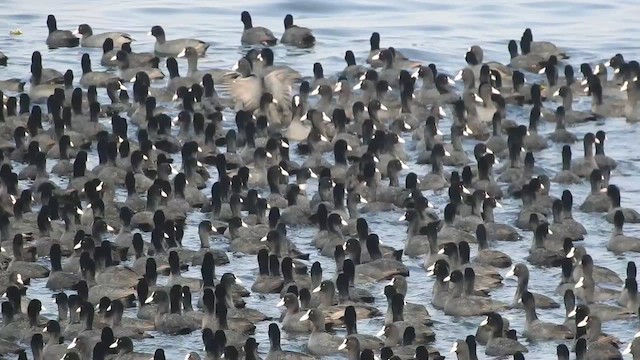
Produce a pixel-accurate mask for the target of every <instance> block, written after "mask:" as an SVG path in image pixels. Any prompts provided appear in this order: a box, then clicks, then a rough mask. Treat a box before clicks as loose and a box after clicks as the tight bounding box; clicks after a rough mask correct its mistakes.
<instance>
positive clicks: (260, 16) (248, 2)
mask: <svg viewBox="0 0 640 360" xmlns="http://www.w3.org/2000/svg"><path fill="white" fill-rule="evenodd" d="M2 8H3V11H2V12H1V13H0V23H1V24H2V25H1V26H0V34H1V35H0V49H1V50H2V51H4V52H5V54H7V56H9V58H10V66H8V67H7V68H0V78H2V79H4V78H9V77H20V78H24V79H25V80H26V79H28V76H29V64H30V57H31V53H32V52H33V51H34V50H39V51H41V52H42V54H43V59H44V60H43V61H44V66H45V67H52V68H56V69H58V70H60V71H64V70H66V69H68V68H70V69H73V71H74V72H75V73H76V74H81V71H80V56H81V54H82V53H84V52H89V54H91V57H92V60H93V65H94V69H99V68H100V65H99V59H100V54H101V49H89V50H88V51H87V50H86V49H82V48H74V49H59V50H54V51H50V50H48V49H47V48H46V46H45V42H44V41H45V38H46V34H47V28H46V24H45V19H46V16H47V14H50V13H52V14H55V15H56V17H57V20H58V28H60V29H70V30H74V29H75V28H76V27H77V25H78V24H80V23H88V24H90V25H91V26H92V27H93V29H94V32H96V33H98V32H103V31H112V30H119V31H126V32H129V33H130V34H132V35H133V37H134V38H135V40H136V41H135V42H134V43H133V44H132V47H133V49H134V51H151V50H152V49H153V47H152V46H153V40H154V39H153V38H149V37H147V36H146V33H147V32H148V31H149V29H150V28H151V26H153V25H162V26H163V27H164V29H165V31H166V33H167V38H169V39H171V38H179V37H196V38H199V39H202V40H205V41H208V42H210V43H211V44H212V46H211V48H210V49H209V51H208V53H207V56H206V57H205V58H203V59H201V60H200V63H199V66H200V67H201V68H203V69H204V68H231V66H232V65H233V64H234V63H235V62H236V61H237V59H238V58H239V57H240V56H241V55H242V54H243V51H246V49H244V48H242V47H241V46H240V34H241V31H242V24H241V22H240V12H241V11H242V10H248V11H250V12H251V14H252V16H253V21H254V25H262V26H266V27H269V28H270V29H272V30H273V31H274V32H275V33H276V36H279V34H281V33H282V19H283V17H284V15H285V14H287V13H291V14H293V15H294V19H295V22H296V23H298V24H300V25H303V26H307V27H310V28H312V29H313V30H314V34H315V36H316V38H317V39H318V42H317V45H316V46H315V48H313V49H310V50H293V49H287V48H285V47H283V46H281V45H278V46H277V47H275V48H274V51H275V54H276V62H278V63H284V64H288V65H290V66H292V67H294V68H295V69H297V70H299V71H300V72H301V73H303V75H311V68H312V64H313V63H314V62H321V63H322V64H323V66H324V69H325V74H326V75H330V74H335V73H336V72H338V71H340V70H342V69H343V68H344V61H343V60H342V59H343V56H344V52H345V51H346V50H353V51H354V53H355V54H356V57H357V60H358V63H363V62H364V58H365V57H366V55H367V54H368V51H369V42H368V39H369V36H370V35H371V32H373V31H378V32H380V34H381V36H382V46H395V47H396V48H398V49H400V50H401V51H402V52H403V53H404V54H405V55H407V56H408V57H410V58H412V59H415V60H419V61H422V62H424V63H425V64H428V63H430V62H433V63H436V64H437V65H438V68H439V69H441V71H444V72H448V73H455V72H456V71H457V70H458V69H459V68H461V67H462V66H463V65H465V63H464V58H463V56H464V53H465V51H466V49H467V48H468V47H469V46H471V45H474V44H478V45H481V46H482V47H483V49H484V52H485V59H486V60H496V61H502V62H507V61H508V58H509V57H508V52H507V45H506V44H507V41H508V40H510V39H519V37H520V35H521V34H522V31H523V29H524V28H525V27H531V28H532V29H533V32H534V38H535V39H537V40H550V41H553V42H555V43H556V44H558V45H559V46H561V47H563V48H564V49H565V50H566V51H567V52H568V53H569V54H570V55H571V59H570V60H569V62H570V63H571V64H573V65H574V67H575V66H576V65H579V64H580V63H582V62H591V63H595V62H599V61H601V60H602V59H608V58H610V57H611V56H612V55H613V54H615V53H617V52H620V53H622V54H624V55H629V56H630V57H633V56H634V55H635V54H636V52H637V42H636V38H635V35H636V34H637V30H638V29H637V27H636V26H634V25H635V21H634V20H635V14H636V13H637V10H638V5H637V3H636V1H635V0H619V1H616V2H611V3H603V2H601V1H594V0H584V1H565V2H558V1H546V0H539V1H522V0H513V1H504V0H500V1H475V2H473V3H471V2H468V1H464V0H449V1H442V2H438V1H402V2H380V1H374V2H368V1H361V0H346V1H336V0H331V1H320V2H313V1H312V2H299V1H268V0H262V1H252V0H239V1H234V2H224V4H223V3H222V2H211V1H203V0H192V1H188V2H177V1H168V0H134V1H131V0H123V1H114V2H109V1H95V0H87V1H84V2H77V1H70V0H59V1H55V2H48V1H47V2H45V1H41V0H27V1H16V0H5V1H4V2H3V6H2ZM15 28H20V29H22V30H23V32H24V34H23V35H22V36H16V37H12V36H9V35H8V34H9V30H10V29H15ZM179 64H180V66H181V70H182V71H183V72H185V71H186V63H185V62H184V61H183V60H181V61H179ZM76 76H78V75H76ZM528 77H529V80H530V81H531V80H534V78H531V77H530V76H529V75H528ZM77 78H78V77H76V79H77ZM161 85H162V84H159V85H158V86H161ZM101 95H104V94H101ZM588 105H589V102H588V100H587V102H581V103H579V104H577V106H576V107H577V108H581V107H584V108H586V107H588ZM552 108H555V105H554V107H552ZM523 113H526V114H528V110H526V112H522V111H518V112H517V113H515V114H512V115H510V116H509V118H514V119H517V120H518V121H519V122H520V123H523V124H526V123H527V121H528V118H527V116H524V117H523V115H522V114H523ZM229 115H230V114H229ZM227 118H228V119H229V118H232V117H230V116H227ZM541 126H542V128H541V131H543V132H548V131H550V130H552V125H549V124H541ZM595 127H603V128H605V129H606V131H607V134H608V138H609V140H608V142H607V144H608V146H607V154H608V155H609V156H611V157H613V158H614V159H616V160H618V164H619V165H618V169H617V170H616V171H615V172H614V173H613V174H612V180H611V183H613V184H617V185H619V186H620V188H621V189H622V190H623V194H624V195H623V205H625V206H627V207H635V208H637V207H638V206H639V205H640V204H639V203H640V196H638V195H637V192H638V190H640V184H639V183H638V182H636V181H634V180H633V179H634V176H637V175H638V173H639V170H640V169H639V168H638V166H637V165H636V162H637V160H639V157H638V155H637V153H636V152H635V149H636V147H634V146H633V144H634V142H635V141H636V139H637V135H638V134H637V132H638V130H637V128H636V127H634V126H632V125H628V124H626V123H625V122H624V121H623V120H617V119H609V120H607V121H606V125H602V124H599V125H595V124H588V125H585V126H580V127H576V128H574V129H573V131H574V132H575V133H576V135H578V137H579V138H581V137H582V135H583V134H584V133H586V132H590V131H593V132H595V130H596V129H595ZM441 128H443V129H448V121H445V123H444V124H443V125H442V126H441ZM407 140H408V139H407ZM474 144H475V143H474V142H470V141H467V142H465V146H468V149H469V150H470V149H472V147H473V145H474ZM573 153H574V157H575V156H579V154H581V153H582V149H581V145H576V146H574V148H573ZM559 154H560V147H559V146H557V145H556V146H552V147H551V148H549V149H547V150H545V151H543V152H541V153H538V154H536V163H537V165H538V166H542V167H544V168H545V169H547V170H549V171H550V172H554V171H556V170H557V169H559V168H560V156H559ZM92 159H93V163H94V164H95V163H96V162H97V160H96V158H95V154H93V157H92ZM50 163H51V162H50ZM51 165H52V164H50V166H51ZM90 167H91V164H90ZM411 167H412V168H411V170H410V171H414V172H417V173H425V172H427V171H428V168H427V167H416V166H415V165H412V166H411ZM209 185H210V184H209ZM570 189H571V191H572V192H573V194H574V202H575V205H576V206H577V205H579V204H580V203H581V202H582V200H583V199H584V197H585V196H586V194H587V186H586V185H585V184H582V185H578V186H573V187H571V188H570ZM562 190H564V188H561V187H559V186H557V185H556V184H554V185H552V189H551V192H552V194H554V195H558V194H560V193H561V192H562ZM427 196H428V197H429V199H430V200H432V201H434V202H435V203H436V204H437V205H438V206H439V207H440V209H442V208H443V207H444V204H445V203H444V201H445V200H444V199H443V197H442V196H441V195H437V196H435V195H432V194H427ZM504 204H505V207H504V209H502V211H500V212H497V213H496V216H497V220H499V221H503V222H510V221H512V220H513V219H514V217H515V214H517V210H518V206H519V205H520V203H519V201H515V200H505V201H504ZM400 215H401V213H400V212H398V213H394V214H383V215H374V216H371V215H367V214H365V215H364V217H365V218H366V219H367V220H368V221H369V224H370V226H371V228H372V230H373V231H375V232H377V233H378V234H380V236H381V239H383V241H384V242H385V243H387V244H391V245H393V246H395V247H397V248H402V247H403V242H404V239H405V237H404V230H405V225H404V224H401V223H399V222H397V219H398V218H399V216H400ZM204 216H205V215H203V214H200V213H199V212H195V213H193V214H191V215H190V216H189V218H188V223H189V224H197V223H199V222H200V221H201V220H202V219H203V218H204ZM574 216H575V217H576V219H577V220H579V221H581V222H582V223H583V224H584V225H585V226H586V227H587V230H588V231H589V235H588V236H587V238H586V241H585V246H587V248H588V251H589V252H590V253H591V254H592V255H593V257H594V259H595V262H596V264H598V265H602V266H607V267H609V268H611V269H614V270H615V271H616V272H618V273H619V274H620V275H622V276H623V275H624V269H625V265H626V262H627V261H628V260H633V259H634V256H633V255H630V256H627V257H624V258H620V257H615V256H613V255H612V254H611V253H608V252H607V251H606V250H605V248H604V245H605V244H606V241H607V239H608V235H609V232H610V229H611V227H610V225H609V224H608V223H607V222H606V221H604V220H603V219H602V218H601V216H600V215H588V214H582V213H580V212H578V211H575V212H574ZM189 230H191V231H188V233H187V235H186V237H185V243H186V244H187V246H192V247H194V248H195V247H197V246H198V241H197V237H196V234H195V231H193V227H191V228H190V229H189ZM625 230H626V231H627V233H628V234H632V235H637V234H638V233H639V231H638V228H637V227H634V226H633V225H627V226H626V227H625ZM314 231H315V230H314V229H308V230H292V231H291V232H290V236H291V238H292V239H295V241H296V243H297V244H298V246H299V247H301V248H302V249H303V250H308V251H309V252H311V253H312V254H313V255H312V261H315V260H320V261H321V262H322V264H323V268H324V269H325V277H329V276H331V275H332V274H333V260H331V259H328V258H321V257H320V256H319V255H316V252H315V250H314V249H311V248H309V247H308V246H307V244H308V239H309V238H310V237H312V236H313V234H314ZM523 236H524V239H525V240H523V241H522V242H519V243H515V244H506V243H502V244H500V250H503V251H505V252H507V253H509V254H511V256H512V257H513V258H514V261H521V260H522V259H523V257H524V256H525V254H526V249H527V248H528V246H529V241H530V239H531V233H530V232H527V233H523ZM145 239H146V238H145ZM215 244H216V245H219V246H224V243H222V242H220V243H217V242H216V243H215ZM472 252H475V249H472ZM406 261H407V263H408V264H409V265H410V269H411V276H410V278H409V283H410V288H409V294H408V297H407V301H410V302H416V303H424V304H427V307H428V308H429V310H430V312H431V314H432V316H433V317H434V319H435V321H436V325H435V330H436V334H437V341H436V344H435V345H436V347H438V348H439V349H440V351H441V352H442V353H448V351H449V349H450V348H451V344H452V342H453V341H454V340H456V339H463V338H464V337H465V336H466V335H468V334H472V333H475V329H476V326H477V325H478V324H479V323H480V321H481V320H482V319H481V318H467V319H464V320H460V319H454V318H451V317H445V316H444V314H443V313H442V312H440V311H436V310H434V309H432V308H430V304H429V298H430V294H431V287H432V283H433V282H432V280H431V279H429V278H427V277H426V276H425V272H424V270H422V269H421V268H420V266H419V263H421V260H410V259H407V260H406ZM255 268H256V266H255V262H254V257H253V256H251V257H233V258H232V263H231V264H230V265H228V266H225V267H221V268H220V269H218V270H217V272H218V273H219V274H221V273H223V272H226V271H233V272H235V273H236V274H237V275H238V276H239V277H240V278H241V279H242V280H243V281H244V283H245V284H248V285H250V284H251V283H252V282H253V279H254V277H255ZM199 273H200V270H199V268H193V269H191V270H190V272H189V273H188V274H186V275H188V276H199ZM558 274H559V269H550V270H541V269H532V278H531V282H530V288H531V289H532V291H536V292H541V293H545V294H547V295H550V296H552V297H553V298H554V299H555V300H556V301H558V302H561V301H562V299H561V298H559V297H557V296H555V295H554V294H553V291H554V289H555V287H556V284H557V279H558ZM33 283H34V285H33V286H32V287H30V289H29V294H30V296H32V297H39V298H43V299H47V301H45V302H46V303H50V301H49V300H48V299H49V296H50V293H49V292H48V290H46V289H44V286H43V285H44V282H43V281H40V282H37V281H34V282H33ZM515 285H516V283H515V281H512V280H506V281H505V286H504V287H503V288H501V289H499V290H497V291H495V292H494V293H493V296H494V298H496V299H503V300H506V299H509V300H510V299H511V298H512V295H513V292H514V291H515ZM383 286H384V284H378V285H375V287H374V288H375V290H379V291H380V293H379V294H380V296H379V299H378V301H377V305H378V306H380V307H381V308H382V309H383V310H384V309H385V308H386V305H385V304H384V301H383V300H384V297H383V295H382V287H383ZM277 301H278V297H277V295H268V296H266V297H263V296H255V295H254V296H252V297H250V298H249V299H248V300H247V305H248V306H249V307H255V308H257V309H259V310H261V311H263V312H265V313H266V314H268V315H271V316H274V317H277V316H278V315H279V311H278V309H276V307H275V304H276V303H277ZM51 308H52V307H48V310H49V311H47V312H45V314H44V315H46V316H49V317H54V316H55V314H54V313H52V312H51V310H52V309H51ZM503 315H504V316H506V317H508V318H509V320H510V321H511V324H512V327H514V328H515V329H517V330H518V331H519V332H520V331H522V328H523V321H524V313H522V312H521V311H510V312H506V313H504V314H503ZM539 315H540V317H541V318H542V319H544V320H549V321H555V322H561V321H562V319H563V316H564V309H562V308H561V309H557V310H553V311H539ZM267 325H268V322H264V323H261V324H259V325H258V331H257V333H256V335H255V337H256V338H257V340H258V342H260V343H261V346H260V350H261V352H262V353H265V352H266V351H267V350H268V339H267V336H266V331H265V330H266V326H267ZM381 325H382V319H373V320H360V322H359V329H360V332H362V333H375V332H377V331H378V330H379V329H380V327H381ZM636 328H637V320H636V319H634V320H629V321H618V322H609V323H605V324H604V331H606V332H608V333H610V334H613V335H616V336H618V337H619V338H620V339H621V340H622V341H624V342H626V341H629V340H630V339H631V338H632V336H633V334H634V333H635V331H636ZM154 335H156V338H155V339H150V340H145V341H142V342H136V344H135V347H136V350H137V351H144V352H149V353H153V351H154V349H156V348H157V347H163V348H165V350H166V351H167V355H168V358H169V359H182V358H183V357H184V355H185V354H186V353H187V352H189V351H199V352H202V351H201V350H202V341H201V339H200V333H194V334H192V335H190V336H183V337H178V338H174V337H167V336H163V335H160V334H154ZM304 340H305V337H298V338H290V337H288V336H287V335H286V334H285V333H283V347H284V348H286V349H296V350H303V349H304V343H305V342H304ZM526 345H527V346H528V347H529V353H528V354H526V358H527V359H540V360H542V359H545V360H546V359H551V358H555V347H556V345H557V343H555V342H548V343H542V344H526ZM479 353H480V354H479V355H480V358H484V355H483V348H482V347H480V348H479Z"/></svg>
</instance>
